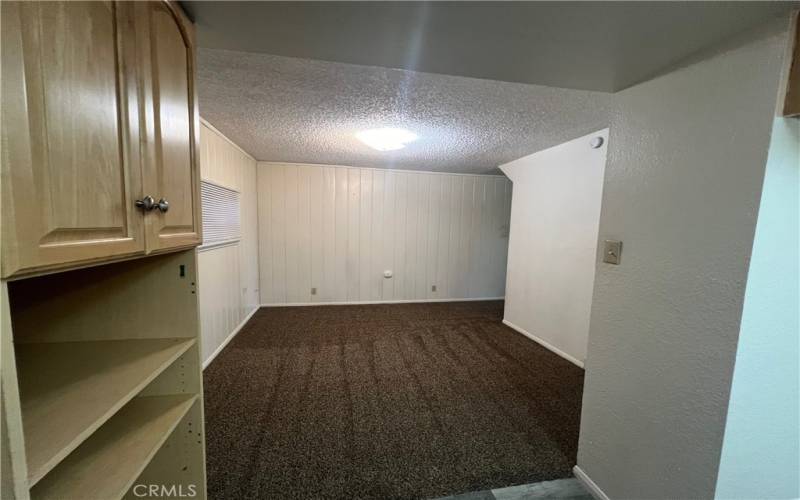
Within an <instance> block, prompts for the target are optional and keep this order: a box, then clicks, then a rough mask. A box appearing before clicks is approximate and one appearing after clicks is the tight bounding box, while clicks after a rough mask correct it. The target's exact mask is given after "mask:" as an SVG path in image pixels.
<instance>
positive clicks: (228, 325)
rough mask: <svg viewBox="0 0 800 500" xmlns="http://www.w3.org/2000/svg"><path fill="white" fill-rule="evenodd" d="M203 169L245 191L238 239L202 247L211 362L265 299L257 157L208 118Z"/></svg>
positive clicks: (204, 324) (205, 348)
mask: <svg viewBox="0 0 800 500" xmlns="http://www.w3.org/2000/svg"><path fill="white" fill-rule="evenodd" d="M200 172H201V177H202V178H203V180H209V181H211V182H214V183H216V184H219V185H221V186H225V187H228V188H230V189H233V190H236V191H239V193H240V194H241V196H240V200H241V239H240V240H239V242H237V243H234V244H231V245H226V246H220V247H213V248H207V249H201V250H200V251H199V258H198V272H199V275H200V325H201V334H202V340H203V342H202V357H203V360H204V361H205V362H208V361H209V359H210V358H211V357H213V355H214V354H215V353H216V352H217V350H218V349H219V348H220V347H221V346H222V345H224V343H225V342H226V341H227V339H228V338H229V337H230V335H231V333H233V332H234V331H236V329H237V328H238V326H239V325H240V324H241V323H242V321H244V320H245V319H246V318H247V317H248V316H249V315H250V314H251V313H252V312H253V311H254V310H255V309H256V308H257V307H258V304H259V301H260V298H259V282H258V280H259V273H258V210H257V206H258V202H257V200H256V197H257V193H256V161H255V160H254V159H253V158H252V157H250V156H249V155H247V154H246V153H245V152H243V151H242V150H241V149H239V148H238V147H237V146H236V145H234V144H233V143H232V142H230V141H229V140H228V139H227V138H226V137H225V136H223V135H222V134H221V133H219V132H218V131H217V130H216V129H214V128H213V127H211V126H210V125H209V124H207V123H205V122H203V123H202V126H201V127H200Z"/></svg>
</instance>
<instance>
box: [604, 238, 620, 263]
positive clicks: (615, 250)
mask: <svg viewBox="0 0 800 500" xmlns="http://www.w3.org/2000/svg"><path fill="white" fill-rule="evenodd" d="M621 258H622V242H621V241H616V240H605V241H604V242H603V262H605V263H606V264H615V265H619V261H620V259H621Z"/></svg>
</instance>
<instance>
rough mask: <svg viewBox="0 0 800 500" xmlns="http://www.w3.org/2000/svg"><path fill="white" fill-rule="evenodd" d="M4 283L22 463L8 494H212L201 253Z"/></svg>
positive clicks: (10, 452)
mask: <svg viewBox="0 0 800 500" xmlns="http://www.w3.org/2000/svg"><path fill="white" fill-rule="evenodd" d="M2 291H3V304H2V306H3V307H2V309H3V318H2V320H3V328H2V332H1V334H2V349H3V351H4V352H3V364H2V370H3V386H2V389H3V390H2V397H3V404H4V413H3V422H2V424H3V431H4V432H3V435H4V439H6V440H7V441H8V443H0V447H2V448H3V449H4V451H3V454H2V456H0V458H2V464H9V467H10V464H17V468H16V469H14V470H8V469H5V467H6V465H4V471H3V474H4V475H5V474H7V473H9V472H10V474H9V476H12V479H11V480H8V479H7V478H6V477H4V478H3V484H2V487H3V491H2V497H3V498H4V499H5V498H6V497H8V498H14V499H28V498H31V499H34V500H39V499H54V500H71V499H75V500H78V499H80V500H95V499H96V500H113V499H121V498H125V497H126V496H128V497H131V491H132V488H134V487H135V486H137V485H139V484H142V483H143V482H145V483H144V484H145V487H147V486H149V485H150V484H152V483H153V482H156V483H157V484H159V485H161V484H163V485H166V486H175V487H179V488H181V489H182V490H184V491H192V492H194V493H195V494H194V496H193V498H201V499H202V498H205V455H204V432H203V416H202V415H203V412H202V405H203V401H202V377H201V363H200V349H199V343H198V342H199V340H198V338H199V323H198V310H197V307H198V306H197V281H196V251H195V250H187V251H184V252H180V253H172V254H166V255H161V256H155V257H149V258H146V259H138V260H132V261H127V262H121V263H115V264H107V265H103V266H97V267H92V268H86V269H80V270H74V271H69V272H65V273H58V274H52V275H47V276H41V277H36V278H28V279H24V280H19V281H12V282H3V290H2ZM9 350H10V351H11V355H10V356H9V355H8V351H9ZM15 389H16V390H15ZM19 463H24V465H25V466H24V467H21V468H20V467H19V466H18V464H19ZM151 464H152V466H151ZM21 469H26V470H21ZM140 487H142V486H140Z"/></svg>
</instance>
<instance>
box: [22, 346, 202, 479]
mask: <svg viewBox="0 0 800 500" xmlns="http://www.w3.org/2000/svg"><path fill="white" fill-rule="evenodd" d="M194 343H195V340H194V339H142V340H108V341H87V342H58V343H36V344H17V345H16V352H17V367H18V371H19V373H18V376H19V386H20V399H21V400H22V424H23V428H24V430H25V452H26V457H27V463H28V481H29V486H33V485H34V484H36V483H37V482H38V481H39V480H40V479H42V477H44V476H45V474H47V473H48V471H50V470H51V469H53V467H55V466H56V465H57V464H58V463H59V462H60V461H61V460H63V459H64V457H66V456H67V455H68V454H69V453H70V452H72V451H73V450H74V449H75V448H77V447H78V446H79V445H80V444H81V443H82V442H83V441H84V440H85V439H86V438H88V437H89V436H90V435H91V434H92V433H93V432H94V431H95V430H97V429H98V428H99V427H100V426H101V425H103V423H104V422H106V421H107V420H108V419H109V418H111V417H112V416H113V415H114V413H116V412H117V411H118V410H119V409H120V408H122V406H123V405H125V403H127V402H128V401H130V400H131V399H132V398H133V397H134V396H136V395H137V394H138V393H139V391H141V390H142V389H143V388H144V387H145V386H146V385H147V384H148V383H150V382H151V381H152V380H153V379H154V378H155V377H156V376H158V375H159V374H160V373H161V372H163V371H164V370H165V369H166V368H167V367H169V366H170V364H172V362H173V361H175V360H176V359H177V358H178V357H180V356H181V355H182V354H183V353H184V352H186V351H187V350H188V349H189V348H190V347H191V346H192V345H193V344H194Z"/></svg>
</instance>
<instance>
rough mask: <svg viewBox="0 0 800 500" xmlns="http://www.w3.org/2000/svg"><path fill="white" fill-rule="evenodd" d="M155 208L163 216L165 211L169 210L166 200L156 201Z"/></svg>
mask: <svg viewBox="0 0 800 500" xmlns="http://www.w3.org/2000/svg"><path fill="white" fill-rule="evenodd" d="M156 208H157V209H159V210H160V211H161V213H162V214H163V213H165V212H166V211H167V210H169V202H168V201H167V200H166V199H164V198H161V199H160V200H158V203H156Z"/></svg>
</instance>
